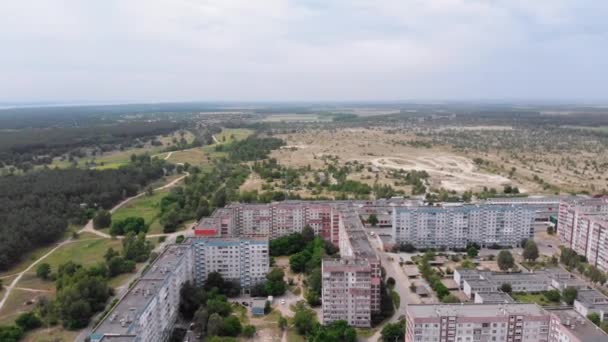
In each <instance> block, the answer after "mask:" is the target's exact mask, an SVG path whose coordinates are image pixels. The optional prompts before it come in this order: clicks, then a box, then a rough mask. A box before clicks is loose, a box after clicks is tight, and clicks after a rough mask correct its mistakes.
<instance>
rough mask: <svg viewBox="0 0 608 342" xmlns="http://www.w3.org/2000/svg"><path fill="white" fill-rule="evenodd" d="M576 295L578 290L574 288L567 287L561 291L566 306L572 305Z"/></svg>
mask: <svg viewBox="0 0 608 342" xmlns="http://www.w3.org/2000/svg"><path fill="white" fill-rule="evenodd" d="M577 295H578V290H577V289H576V288H575V287H571V286H568V287H566V288H565V289H564V290H563V291H562V297H563V299H564V302H566V304H568V305H572V304H574V300H575V299H576V296H577Z"/></svg>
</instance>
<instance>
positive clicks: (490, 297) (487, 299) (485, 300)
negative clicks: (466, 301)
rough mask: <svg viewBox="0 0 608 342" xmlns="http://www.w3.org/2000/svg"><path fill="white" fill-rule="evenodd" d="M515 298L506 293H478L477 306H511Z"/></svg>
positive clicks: (476, 295)
mask: <svg viewBox="0 0 608 342" xmlns="http://www.w3.org/2000/svg"><path fill="white" fill-rule="evenodd" d="M509 303H515V301H514V300H513V298H511V296H509V295H508V294H507V293H504V292H476V293H475V304H509Z"/></svg>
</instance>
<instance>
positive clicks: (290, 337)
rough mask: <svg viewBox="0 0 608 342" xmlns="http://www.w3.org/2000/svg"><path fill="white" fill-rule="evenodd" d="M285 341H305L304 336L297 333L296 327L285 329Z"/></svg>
mask: <svg viewBox="0 0 608 342" xmlns="http://www.w3.org/2000/svg"><path fill="white" fill-rule="evenodd" d="M287 341H289V342H306V338H305V337H304V336H302V335H299V334H298V332H297V331H296V329H289V330H287Z"/></svg>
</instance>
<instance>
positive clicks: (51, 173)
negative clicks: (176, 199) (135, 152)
mask: <svg viewBox="0 0 608 342" xmlns="http://www.w3.org/2000/svg"><path fill="white" fill-rule="evenodd" d="M165 167H166V163H165V162H164V161H163V160H159V159H156V158H150V157H149V156H147V155H142V156H138V157H135V158H133V161H132V162H131V163H130V164H129V165H126V166H123V167H120V168H119V169H112V170H82V169H76V168H71V169H65V170H59V169H56V170H49V169H42V170H39V171H34V172H30V173H27V174H25V175H22V176H5V177H0V221H1V222H2V223H3V224H2V225H1V226H0V270H5V269H7V267H9V266H10V265H12V264H14V263H15V262H17V261H18V260H19V259H20V257H22V256H23V255H24V253H26V252H27V251H29V250H32V249H33V248H36V247H40V246H43V245H45V244H49V243H52V242H54V241H56V240H57V239H59V238H60V237H61V236H62V235H63V234H64V232H65V231H66V229H67V227H68V225H69V224H75V225H82V224H84V223H86V221H87V220H88V219H89V218H91V217H92V216H93V214H94V212H95V211H96V210H98V209H110V208H111V207H112V206H113V205H115V204H117V203H118V202H120V201H121V200H122V199H124V198H126V197H129V196H133V195H135V194H136V193H137V192H138V191H139V190H140V189H141V188H143V187H144V186H145V185H146V184H148V183H149V182H150V181H152V180H155V179H158V178H160V177H161V176H163V174H164V170H163V169H164V168H165Z"/></svg>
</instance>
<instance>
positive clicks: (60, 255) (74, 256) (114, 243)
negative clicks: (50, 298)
mask: <svg viewBox="0 0 608 342" xmlns="http://www.w3.org/2000/svg"><path fill="white" fill-rule="evenodd" d="M110 247H112V248H114V250H116V251H121V250H122V245H121V241H120V240H111V239H104V238H95V239H84V238H82V239H81V240H79V241H77V242H73V243H70V244H67V245H65V246H63V247H61V248H59V249H58V250H56V251H55V252H54V253H53V254H51V255H49V256H48V257H47V258H46V259H44V260H43V261H42V262H45V263H48V264H49V265H51V269H52V270H53V272H55V271H56V270H57V267H58V266H59V265H61V264H63V263H65V262H67V261H70V260H71V261H74V262H76V263H79V264H81V265H85V266H88V265H93V264H95V263H97V262H99V261H102V260H103V255H104V254H105V253H106V251H107V249H108V248H110Z"/></svg>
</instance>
